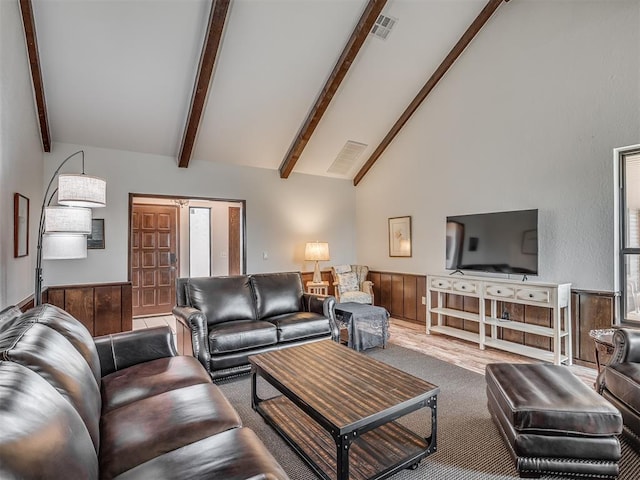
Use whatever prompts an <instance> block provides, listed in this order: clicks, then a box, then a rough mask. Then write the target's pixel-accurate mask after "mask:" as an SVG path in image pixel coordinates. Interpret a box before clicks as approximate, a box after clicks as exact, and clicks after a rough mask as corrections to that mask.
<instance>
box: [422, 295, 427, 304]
mask: <svg viewBox="0 0 640 480" xmlns="http://www.w3.org/2000/svg"><path fill="white" fill-rule="evenodd" d="M422 304H423V305H426V304H427V297H422Z"/></svg>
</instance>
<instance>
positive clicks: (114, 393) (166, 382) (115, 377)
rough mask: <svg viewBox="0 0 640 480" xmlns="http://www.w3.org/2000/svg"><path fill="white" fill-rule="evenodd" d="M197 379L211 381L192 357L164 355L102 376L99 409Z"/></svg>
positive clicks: (185, 384)
mask: <svg viewBox="0 0 640 480" xmlns="http://www.w3.org/2000/svg"><path fill="white" fill-rule="evenodd" d="M200 383H211V378H210V377H209V374H208V373H207V371H206V370H205V369H204V368H202V365H201V364H200V362H199V361H198V360H197V359H196V358H195V357H190V356H184V355H181V356H177V357H165V358H159V359H157V360H152V361H150V362H144V363H140V364H138V365H133V366H131V367H128V368H125V369H123V370H118V371H116V372H113V373H111V374H109V375H105V377H104V378H103V379H102V412H103V414H104V413H106V412H108V411H110V410H113V409H115V408H119V407H122V406H124V405H127V404H129V403H132V402H136V401H138V400H142V399H144V398H148V397H152V396H154V395H158V394H160V393H163V392H166V391H169V390H175V389H177V388H182V387H188V386H190V385H197V384H200Z"/></svg>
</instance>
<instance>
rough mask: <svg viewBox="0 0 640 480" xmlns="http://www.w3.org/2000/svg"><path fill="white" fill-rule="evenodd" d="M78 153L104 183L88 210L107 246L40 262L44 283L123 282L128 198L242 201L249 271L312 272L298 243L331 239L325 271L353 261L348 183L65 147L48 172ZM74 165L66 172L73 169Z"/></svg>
mask: <svg viewBox="0 0 640 480" xmlns="http://www.w3.org/2000/svg"><path fill="white" fill-rule="evenodd" d="M80 148H84V150H85V158H86V161H85V164H86V171H87V173H88V174H91V175H97V176H100V177H103V178H105V179H106V180H107V207H106V208H104V209H103V211H94V217H97V218H104V219H105V236H106V239H105V242H106V248H105V249H104V250H89V252H88V257H87V259H84V260H64V261H45V262H43V263H44V283H45V285H61V284H64V285H66V284H80V283H93V282H110V281H125V280H127V278H128V272H127V248H128V244H127V232H128V225H127V218H128V201H129V193H137V194H142V195H144V194H166V195H179V196H191V197H198V196H202V197H212V198H225V199H233V200H242V199H244V200H246V202H247V203H246V221H247V272H248V273H254V272H272V271H291V270H298V271H299V270H303V271H304V270H312V269H313V265H312V264H311V262H304V246H305V243H306V242H308V241H315V240H321V241H327V242H329V245H330V248H331V259H332V261H331V262H326V264H324V265H322V266H323V267H325V268H326V267H328V266H329V265H331V264H333V263H348V262H351V261H353V260H354V259H355V228H354V225H355V189H354V188H353V186H352V184H351V182H349V181H346V180H336V179H329V178H322V177H314V176H310V175H300V174H293V175H292V176H291V177H289V179H287V180H282V179H280V177H279V176H278V172H277V171H274V170H264V169H258V168H251V167H237V166H232V165H228V164H216V163H210V162H204V161H198V160H192V161H191V162H190V165H189V168H187V169H183V168H178V167H177V165H176V162H175V160H174V159H173V158H169V157H164V156H158V155H145V154H139V153H132V152H123V151H119V150H108V149H101V148H93V147H79V146H75V145H65V144H56V145H54V152H55V153H52V154H50V155H45V172H46V174H47V175H50V174H51V173H52V172H53V171H54V169H55V168H57V166H58V165H59V164H60V162H61V161H62V160H63V159H64V158H65V157H66V156H67V155H69V154H71V153H73V152H74V151H76V150H79V149H80ZM72 163H73V161H70V162H69V164H67V165H66V166H65V171H77V170H78V169H79V164H73V165H71V164H72ZM67 166H68V168H67ZM263 252H266V253H267V259H266V260H264V259H263Z"/></svg>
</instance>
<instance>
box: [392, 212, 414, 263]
mask: <svg viewBox="0 0 640 480" xmlns="http://www.w3.org/2000/svg"><path fill="white" fill-rule="evenodd" d="M389 256H390V257H410V256H411V217H392V218H389Z"/></svg>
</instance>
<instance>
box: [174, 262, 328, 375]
mask: <svg viewBox="0 0 640 480" xmlns="http://www.w3.org/2000/svg"><path fill="white" fill-rule="evenodd" d="M335 303H336V302H335V298H334V297H323V296H318V295H311V294H307V293H304V290H303V287H302V278H301V275H300V273H299V272H287V273H262V274H254V275H238V276H230V277H199V278H179V279H178V280H177V283H176V305H177V306H176V307H175V308H174V309H173V313H174V315H175V317H176V319H177V321H178V328H185V329H187V330H188V331H189V332H190V333H191V335H190V338H191V342H192V349H193V355H194V356H195V357H196V358H197V359H198V360H200V362H201V363H202V365H204V367H205V368H206V369H207V371H208V372H209V373H210V375H211V377H212V378H214V379H217V378H222V377H225V376H229V375H235V374H239V373H243V372H248V371H249V370H250V365H249V360H248V358H249V356H250V355H255V354H258V353H262V352H268V351H270V350H275V349H278V348H286V347H290V346H294V345H301V344H304V343H308V342H314V341H318V340H324V339H327V338H331V339H333V340H335V341H338V340H339V336H340V331H339V328H338V326H337V323H336V319H335V311H334V310H335Z"/></svg>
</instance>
